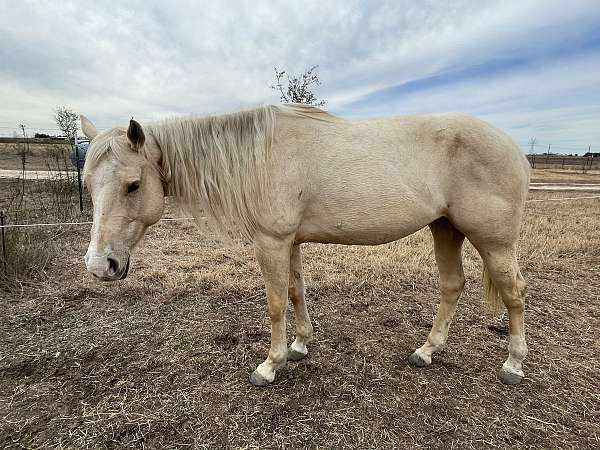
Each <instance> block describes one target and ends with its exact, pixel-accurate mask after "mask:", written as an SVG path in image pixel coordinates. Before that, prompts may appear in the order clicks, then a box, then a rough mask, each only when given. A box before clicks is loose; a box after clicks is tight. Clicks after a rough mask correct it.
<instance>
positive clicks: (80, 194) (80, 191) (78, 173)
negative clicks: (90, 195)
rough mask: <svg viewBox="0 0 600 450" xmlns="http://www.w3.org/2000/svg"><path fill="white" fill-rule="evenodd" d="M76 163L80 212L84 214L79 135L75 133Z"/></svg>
mask: <svg viewBox="0 0 600 450" xmlns="http://www.w3.org/2000/svg"><path fill="white" fill-rule="evenodd" d="M74 140H75V162H76V164H75V165H76V166H77V184H78V187H79V212H80V213H81V214H83V192H82V189H81V170H80V169H79V147H78V146H77V133H75V138H74Z"/></svg>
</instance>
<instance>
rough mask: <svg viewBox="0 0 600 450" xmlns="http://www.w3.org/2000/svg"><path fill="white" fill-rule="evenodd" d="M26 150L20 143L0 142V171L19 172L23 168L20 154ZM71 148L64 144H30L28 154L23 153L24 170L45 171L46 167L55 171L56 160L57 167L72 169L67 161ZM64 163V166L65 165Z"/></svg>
mask: <svg viewBox="0 0 600 450" xmlns="http://www.w3.org/2000/svg"><path fill="white" fill-rule="evenodd" d="M24 148H26V146H25V145H24V144H21V143H5V142H0V169H9V170H21V169H22V168H23V159H22V153H23V149H24ZM70 151H71V146H70V145H69V144H64V143H52V144H50V143H44V144H37V143H30V144H29V152H26V153H25V170H47V169H48V165H49V164H50V165H51V168H52V169H54V170H56V168H57V165H56V160H57V159H58V161H59V162H60V165H59V166H58V167H64V166H66V167H67V168H69V169H72V168H73V166H72V165H71V162H70V161H69V152H70ZM65 163H66V164H65Z"/></svg>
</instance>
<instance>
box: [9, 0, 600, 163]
mask: <svg viewBox="0 0 600 450" xmlns="http://www.w3.org/2000/svg"><path fill="white" fill-rule="evenodd" d="M0 11H2V20H1V24H0V135H9V136H10V135H12V133H13V130H16V125H17V124H19V123H24V124H25V125H26V126H27V130H29V131H28V132H29V133H31V134H32V133H34V132H35V131H40V132H49V133H55V132H56V131H55V129H56V125H55V123H54V120H53V108H55V107H57V106H59V105H65V106H67V107H70V108H72V109H74V110H75V111H77V112H79V113H83V114H85V115H86V116H87V117H89V118H90V119H91V120H92V121H93V122H94V123H95V124H96V125H97V126H98V128H100V129H102V128H109V127H112V126H124V125H126V124H127V121H128V120H129V118H131V117H134V118H136V119H138V120H140V121H141V122H144V121H151V120H156V119H160V118H164V117H173V116H180V115H184V114H191V113H195V114H208V113H219V112H227V111H234V110H238V109H242V108H250V107H255V106H259V105H263V104H268V103H277V102H278V101H279V98H278V95H277V93H276V92H275V91H273V90H272V89H271V87H270V86H271V85H272V84H273V82H274V69H273V67H274V66H277V67H278V68H281V69H285V70H288V71H289V72H291V73H300V72H302V71H303V70H304V69H306V68H308V67H310V66H313V65H318V73H319V76H320V79H321V82H322V84H321V85H320V86H319V87H318V88H317V89H316V93H317V96H318V98H323V99H325V100H326V101H327V105H326V108H327V109H328V110H330V111H331V112H333V113H335V114H337V115H339V116H342V117H345V118H348V119H361V118H369V117H380V116H393V115H402V114H412V113H419V112H439V111H463V112H468V113H471V114H474V115H476V116H477V117H480V118H481V119H483V120H486V121H488V122H491V123H493V124H494V125H496V126H497V127H499V128H501V129H503V130H505V131H506V132H507V133H508V134H509V135H511V136H512V137H513V139H514V140H515V141H516V142H517V143H518V144H519V145H520V146H521V147H522V148H523V150H524V151H525V152H529V151H530V146H529V145H528V143H529V141H530V139H532V138H535V139H536V146H535V147H534V152H538V153H542V152H545V151H546V150H547V146H548V144H551V145H552V147H551V148H552V150H551V151H553V152H557V153H579V154H582V153H584V152H585V151H587V149H588V146H590V145H591V146H592V151H593V150H594V149H596V151H600V150H598V149H600V1H597V0H595V1H585V0H581V1H580V0H570V1H564V0H563V1H554V0H544V1H533V0H531V1H528V0H520V1H509V0H505V1H486V0H478V1H470V0H453V1H450V0H445V1H436V0H424V1H401V0H396V1H353V0H342V1H334V0H327V1H324V0H320V1H310V0H309V1H307V0H303V1H289V0H288V1H275V0H273V1H259V0H252V1H239V0H229V1H228V0H223V1H220V2H215V1H205V2H203V1H170V2H165V1H154V0H143V1H137V0H129V1H127V2H107V1H73V2H70V1H20V2H16V1H13V0H0Z"/></svg>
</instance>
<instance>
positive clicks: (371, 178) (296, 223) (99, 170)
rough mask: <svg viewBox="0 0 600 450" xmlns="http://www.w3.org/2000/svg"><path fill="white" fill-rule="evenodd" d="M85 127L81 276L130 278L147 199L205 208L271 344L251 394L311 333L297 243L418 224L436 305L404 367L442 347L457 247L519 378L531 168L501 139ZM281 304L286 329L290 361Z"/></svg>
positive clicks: (315, 120) (282, 115) (456, 292)
mask: <svg viewBox="0 0 600 450" xmlns="http://www.w3.org/2000/svg"><path fill="white" fill-rule="evenodd" d="M82 128H83V130H84V132H85V133H86V135H87V136H88V137H89V138H90V139H92V143H91V146H90V150H89V152H88V158H90V161H88V162H86V168H85V180H86V184H87V186H88V188H89V189H90V191H91V194H92V198H93V200H94V227H93V229H92V236H91V240H90V248H89V249H88V253H87V255H86V263H87V265H88V269H89V270H90V271H91V272H92V273H94V274H95V275H96V276H97V277H99V278H101V279H105V280H114V279H119V278H122V277H124V276H126V275H127V270H128V268H129V255H130V252H131V249H132V248H133V247H134V246H135V244H136V243H137V242H138V241H139V239H140V237H141V236H142V235H143V232H144V231H145V229H146V227H147V226H149V225H151V224H152V223H154V222H155V221H156V220H158V218H159V217H160V214H162V203H161V204H160V206H159V205H158V203H157V198H159V197H160V198H161V199H162V196H163V195H164V194H165V190H166V192H169V193H171V194H173V195H175V196H176V197H179V198H181V199H182V201H183V203H184V205H186V206H187V207H188V209H190V210H191V211H192V212H196V213H197V212H198V211H200V210H202V211H208V212H209V213H211V215H212V216H213V217H214V218H215V220H216V221H217V223H221V224H223V225H224V226H227V225H232V224H233V225H234V226H235V224H236V223H237V224H238V225H239V229H240V231H241V232H242V234H244V235H245V236H246V237H248V238H250V239H251V240H252V241H253V242H254V245H255V249H256V256H257V259H258V261H259V263H260V266H261V269H262V272H263V275H264V278H265V284H266V291H267V301H268V312H269V317H270V319H271V328H272V329H271V332H272V340H271V349H270V351H269V355H268V357H267V359H266V360H265V361H264V362H263V363H262V364H260V365H259V366H258V367H257V369H256V370H255V371H254V372H253V374H252V376H251V377H250V380H251V382H252V383H253V384H255V385H265V384H268V383H270V382H272V381H273V380H274V378H275V373H276V370H277V369H278V368H280V367H281V366H282V365H283V364H285V362H286V360H288V359H294V360H296V359H300V358H302V357H304V356H305V355H306V354H307V353H308V350H307V344H308V342H309V341H310V340H311V338H312V326H311V322H310V318H309V315H308V310H307V307H306V303H305V300H304V281H303V276H302V268H301V256H300V245H299V244H301V243H303V242H323V243H339V244H361V245H373V244H381V243H385V242H390V241H393V240H396V239H400V238H402V237H404V236H407V235H409V234H411V233H413V232H415V231H417V230H419V229H421V228H423V227H424V226H427V225H429V227H430V229H431V231H432V234H433V237H434V247H435V255H436V261H437V263H438V267H439V270H440V287H441V291H442V295H441V303H440V307H439V310H438V314H437V315H436V318H435V319H434V323H433V327H432V330H431V332H430V334H429V337H428V339H427V341H426V342H425V344H424V345H423V346H422V347H420V348H419V349H417V350H416V351H415V352H414V353H413V354H412V355H411V356H410V358H409V361H410V362H411V363H412V364H413V365H416V366H423V365H428V364H430V363H431V356H432V354H433V353H434V352H436V351H439V350H440V349H441V348H442V347H443V345H444V344H445V341H446V337H447V334H448V327H449V324H450V322H451V320H452V316H453V314H454V311H455V308H456V303H457V300H458V297H459V296H460V294H461V292H462V288H463V285H464V275H463V271H462V261H461V259H462V258H461V248H462V243H463V240H464V238H465V236H466V237H467V238H468V239H469V240H470V241H471V242H472V243H473V245H474V246H475V248H476V249H477V250H478V251H479V253H480V254H481V256H482V258H483V261H484V265H485V268H486V272H485V282H486V290H487V293H488V300H489V301H490V302H492V303H494V302H495V301H496V300H497V299H499V298H501V299H502V301H503V303H504V305H505V306H506V308H507V310H508V313H509V326H510V343H509V357H508V359H507V360H506V362H505V363H504V365H503V366H502V368H501V369H500V371H499V377H500V379H501V380H502V381H503V382H505V383H508V384H515V383H518V382H520V381H521V378H522V377H523V372H522V361H523V359H524V357H525V356H526V353H527V346H526V344H525V334H524V326H523V309H524V296H525V282H524V281H523V278H522V277H521V274H520V272H519V268H518V265H517V261H516V256H515V245H516V241H517V236H518V233H519V228H520V223H521V218H522V214H523V208H524V204H525V197H526V195H527V189H528V182H529V164H528V162H527V161H526V159H525V157H524V156H523V155H522V153H521V152H520V150H519V148H518V147H517V146H516V145H515V144H514V143H513V142H512V141H511V139H510V138H509V137H508V136H506V135H505V134H504V133H502V132H501V131H499V130H498V129H496V128H494V127H492V126H491V125H489V124H487V123H485V122H482V121H480V120H477V119H475V118H473V117H471V116H468V115H465V114H458V113H448V114H423V115H415V116H405V117H397V118H389V119H377V120H365V121H356V122H350V121H345V120H341V119H338V118H336V117H334V116H331V115H329V114H327V113H324V112H322V111H320V110H317V109H314V108H310V107H304V106H291V107H287V108H286V107H266V108H261V109H258V110H254V111H251V112H247V113H236V114H234V115H231V116H217V117H211V118H193V119H181V120H179V121H177V120H176V121H172V122H169V123H163V124H151V125H149V126H147V127H146V129H145V130H144V129H143V128H142V127H141V125H139V124H138V123H137V122H135V121H132V122H131V123H130V126H129V129H128V130H127V133H126V135H125V131H124V130H118V129H116V130H111V131H108V132H105V133H102V134H100V135H98V132H97V131H96V129H95V128H94V127H93V125H92V124H91V123H90V122H89V121H88V120H87V119H85V118H82ZM180 130H184V131H180ZM136 186H137V187H136ZM134 187H135V189H133V188H134ZM163 187H164V188H165V190H163ZM132 189H133V190H132ZM128 191H131V192H128ZM161 202H162V200H161ZM399 263H401V262H399ZM288 297H289V298H290V299H291V301H292V303H293V304H294V309H295V313H296V323H297V327H296V339H295V340H294V342H293V343H292V345H291V347H290V348H289V349H288V348H287V345H286V324H285V310H286V307H287V301H288Z"/></svg>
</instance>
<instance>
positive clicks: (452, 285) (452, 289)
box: [440, 274, 465, 299]
mask: <svg viewBox="0 0 600 450" xmlns="http://www.w3.org/2000/svg"><path fill="white" fill-rule="evenodd" d="M464 287H465V276H464V275H463V274H460V275H459V274H456V275H455V276H453V277H448V278H446V279H444V280H442V281H440V290H441V291H442V297H443V298H452V299H454V298H458V297H459V296H460V294H461V293H462V291H463V289H464Z"/></svg>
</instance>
